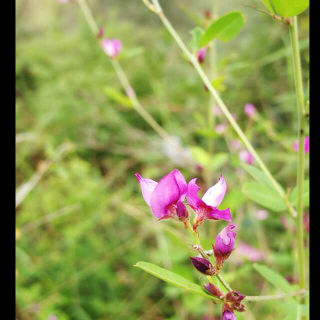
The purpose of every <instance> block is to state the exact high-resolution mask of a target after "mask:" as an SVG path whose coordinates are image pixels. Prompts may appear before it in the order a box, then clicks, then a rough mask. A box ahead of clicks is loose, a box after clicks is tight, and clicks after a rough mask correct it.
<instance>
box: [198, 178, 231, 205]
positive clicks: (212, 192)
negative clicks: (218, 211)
mask: <svg viewBox="0 0 320 320" xmlns="http://www.w3.org/2000/svg"><path fill="white" fill-rule="evenodd" d="M226 191H227V183H226V181H225V180H224V179H223V176H222V175H221V176H220V179H219V181H218V182H217V183H216V184H215V185H214V186H213V187H211V188H210V189H208V190H207V192H206V193H205V194H204V196H203V197H202V201H203V202H204V203H205V204H207V205H208V206H212V207H217V206H219V204H220V203H221V202H222V200H223V198H224V196H225V194H226Z"/></svg>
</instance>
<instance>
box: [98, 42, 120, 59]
mask: <svg viewBox="0 0 320 320" xmlns="http://www.w3.org/2000/svg"><path fill="white" fill-rule="evenodd" d="M101 46H102V49H103V50H104V52H105V53H106V54H107V55H108V56H110V57H116V56H117V55H118V54H119V52H120V50H121V48H122V42H121V41H120V40H118V39H103V40H102V41H101Z"/></svg>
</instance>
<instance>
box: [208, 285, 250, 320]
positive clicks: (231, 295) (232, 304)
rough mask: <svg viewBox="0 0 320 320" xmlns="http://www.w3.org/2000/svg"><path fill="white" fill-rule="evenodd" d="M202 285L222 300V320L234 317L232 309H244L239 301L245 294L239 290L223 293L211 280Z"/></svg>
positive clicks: (242, 310) (240, 310)
mask: <svg viewBox="0 0 320 320" xmlns="http://www.w3.org/2000/svg"><path fill="white" fill-rule="evenodd" d="M203 287H204V288H205V290H206V291H207V292H208V293H209V294H210V295H212V296H214V297H216V298H218V299H220V300H222V301H223V307H222V320H229V319H236V317H235V315H234V311H238V312H244V311H245V306H244V304H243V303H242V302H241V301H242V300H243V299H244V298H245V296H244V295H243V294H241V293H240V292H239V291H235V290H233V291H230V292H228V293H226V294H224V293H223V292H222V291H221V290H220V289H219V288H218V287H217V286H216V285H214V284H213V283H211V282H210V283H208V284H205V283H204V284H203Z"/></svg>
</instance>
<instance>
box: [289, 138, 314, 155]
mask: <svg viewBox="0 0 320 320" xmlns="http://www.w3.org/2000/svg"><path fill="white" fill-rule="evenodd" d="M292 147H293V150H294V151H296V152H298V149H299V141H298V140H296V141H295V142H294V144H293V146H292ZM309 149H310V140H309V136H306V137H305V138H304V153H306V154H307V153H308V152H309Z"/></svg>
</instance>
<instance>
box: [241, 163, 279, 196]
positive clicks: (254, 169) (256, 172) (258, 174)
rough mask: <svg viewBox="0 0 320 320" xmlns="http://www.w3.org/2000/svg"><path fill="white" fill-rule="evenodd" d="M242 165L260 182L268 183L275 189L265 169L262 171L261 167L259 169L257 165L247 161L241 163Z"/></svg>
mask: <svg viewBox="0 0 320 320" xmlns="http://www.w3.org/2000/svg"><path fill="white" fill-rule="evenodd" d="M241 166H242V167H243V169H244V170H246V171H247V172H248V173H249V174H250V175H251V176H252V177H253V178H254V179H256V180H257V181H258V182H260V183H261V184H265V185H268V186H269V187H271V188H272V189H274V186H273V185H272V183H271V181H270V179H269V178H268V177H267V175H266V174H265V173H264V172H263V171H261V170H260V169H258V168H257V167H255V166H251V165H248V164H246V163H241ZM281 189H282V190H283V188H282V187H281Z"/></svg>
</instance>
